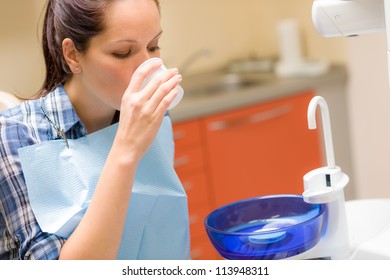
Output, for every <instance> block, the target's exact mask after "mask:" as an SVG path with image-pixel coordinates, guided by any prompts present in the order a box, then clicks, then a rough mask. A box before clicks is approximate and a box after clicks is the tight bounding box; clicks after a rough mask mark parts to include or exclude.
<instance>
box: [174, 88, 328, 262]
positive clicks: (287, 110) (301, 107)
mask: <svg viewBox="0 0 390 280" xmlns="http://www.w3.org/2000/svg"><path fill="white" fill-rule="evenodd" d="M313 96H314V94H313V93H312V92H306V93H300V94H296V95H293V96H292V97H286V98H283V99H280V100H276V101H272V102H266V103H262V104H257V105H253V106H250V107H246V108H242V109H238V110H233V111H228V112H225V113H221V114H217V115H213V116H207V117H204V118H199V119H196V120H191V121H188V122H183V123H175V124H174V126H173V131H174V138H175V169H176V171H177V173H178V176H179V178H180V180H181V182H182V184H183V186H184V188H185V189H186V192H187V195H188V207H189V215H190V217H189V218H190V231H191V258H192V259H220V258H221V257H219V255H218V254H217V253H216V251H215V249H214V248H213V247H212V245H211V243H210V241H209V239H208V237H207V234H206V231H205V229H204V225H203V222H204V219H205V217H206V216H207V215H208V214H209V213H210V212H211V211H213V210H214V209H216V208H217V207H220V206H222V205H225V204H227V203H231V202H234V201H237V200H241V199H245V198H250V197H255V196H261V195H269V194H301V193H302V192H303V178H302V177H303V175H304V174H305V173H306V172H308V171H310V170H312V169H314V168H318V167H320V166H322V165H323V164H322V153H321V142H320V137H319V133H318V130H314V131H312V130H309V129H308V128H307V117H306V114H307V106H308V104H309V102H310V100H311V98H312V97H313Z"/></svg>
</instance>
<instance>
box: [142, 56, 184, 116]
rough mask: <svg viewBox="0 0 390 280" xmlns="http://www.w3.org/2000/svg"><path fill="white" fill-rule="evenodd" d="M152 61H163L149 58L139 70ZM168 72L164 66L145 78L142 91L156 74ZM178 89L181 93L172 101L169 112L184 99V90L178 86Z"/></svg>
mask: <svg viewBox="0 0 390 280" xmlns="http://www.w3.org/2000/svg"><path fill="white" fill-rule="evenodd" d="M152 61H161V58H158V57H153V58H149V59H148V60H146V61H144V62H143V63H142V64H141V65H140V66H139V67H138V68H141V67H143V66H144V65H146V64H148V63H150V62H152ZM166 70H167V68H166V67H165V65H164V64H162V65H161V67H160V68H157V70H156V71H154V72H152V73H151V74H150V75H149V76H148V77H146V78H145V80H144V82H143V83H142V86H141V89H143V88H144V87H145V86H146V85H147V84H148V83H149V82H150V80H151V79H152V78H153V77H154V76H155V75H156V74H158V73H160V72H161V71H166ZM178 87H179V93H178V94H177V96H176V97H175V99H173V100H172V102H171V104H170V105H169V106H168V110H171V109H172V108H173V107H175V106H176V105H177V104H179V102H180V100H181V99H182V98H183V95H184V90H183V88H182V87H181V86H180V85H178Z"/></svg>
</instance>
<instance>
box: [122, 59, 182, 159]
mask: <svg viewBox="0 0 390 280" xmlns="http://www.w3.org/2000/svg"><path fill="white" fill-rule="evenodd" d="M161 64H162V61H161V60H155V61H153V62H151V63H147V64H145V65H143V66H142V67H141V68H138V69H137V70H136V71H135V72H134V74H133V77H132V79H131V81H130V83H129V86H128V88H127V89H126V91H125V93H124V95H123V97H122V104H121V114H120V120H119V127H118V132H117V137H116V142H117V143H118V144H120V145H123V146H125V150H126V152H127V153H128V154H127V155H128V156H132V157H134V158H135V159H140V158H141V157H142V156H143V154H144V153H145V152H146V150H147V149H148V147H149V146H150V144H151V143H152V141H153V139H154V138H155V136H156V134H157V131H158V129H159V127H160V125H161V122H162V120H163V117H164V115H165V112H166V111H167V109H168V107H169V105H170V104H171V102H172V101H173V99H174V98H175V97H176V95H177V94H178V85H179V83H180V82H181V80H182V77H181V75H180V74H179V73H178V70H177V69H175V68H174V69H168V70H167V71H161V72H160V73H158V74H157V75H156V76H155V77H153V78H152V79H151V80H150V82H149V83H148V84H147V85H146V86H145V87H144V88H143V89H141V85H142V83H143V82H144V80H145V79H146V78H147V77H148V76H149V75H150V74H151V73H152V72H154V71H155V70H156V69H157V68H159V67H160V66H161ZM122 148H123V147H122Z"/></svg>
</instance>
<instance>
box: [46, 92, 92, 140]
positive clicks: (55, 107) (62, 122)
mask: <svg viewBox="0 0 390 280" xmlns="http://www.w3.org/2000/svg"><path fill="white" fill-rule="evenodd" d="M40 106H41V109H42V113H43V114H44V115H45V117H46V119H47V120H48V121H49V122H50V123H51V128H52V135H57V138H60V137H61V136H60V135H59V130H63V131H64V132H65V134H66V136H67V137H68V138H74V137H73V135H74V134H75V133H74V132H72V130H75V129H77V130H78V132H77V133H76V134H80V133H81V134H82V135H86V128H85V126H84V125H83V123H82V122H81V120H80V118H79V116H78V115H77V113H76V111H75V110H74V108H73V105H72V102H71V101H70V99H69V96H68V94H67V93H66V91H65V89H64V87H63V86H62V85H60V86H58V87H57V88H56V89H54V90H53V91H52V92H50V93H49V94H48V95H46V96H44V97H42V98H41V100H40Z"/></svg>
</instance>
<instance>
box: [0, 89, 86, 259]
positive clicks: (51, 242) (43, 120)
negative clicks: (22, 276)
mask: <svg viewBox="0 0 390 280" xmlns="http://www.w3.org/2000/svg"><path fill="white" fill-rule="evenodd" d="M49 119H50V120H49ZM53 123H54V125H53ZM55 126H56V127H57V128H58V127H59V128H61V129H63V130H64V131H65V133H66V137H67V138H68V139H76V138H79V137H82V136H85V135H86V128H85V126H84V125H83V124H82V123H81V121H80V119H79V117H78V116H77V114H76V112H75V110H74V108H73V107H72V104H71V102H70V100H69V98H68V96H67V94H66V92H65V90H64V88H63V87H62V86H59V87H58V88H57V89H55V90H54V91H53V92H51V93H50V94H48V95H47V96H46V97H44V98H42V99H41V100H31V101H26V102H23V103H22V104H21V105H20V106H17V107H15V108H11V109H9V110H7V111H4V112H2V113H1V115H0V138H1V139H0V156H1V158H0V259H9V260H15V259H16V260H17V259H57V258H58V256H59V253H60V250H61V247H62V245H63V243H64V241H65V240H64V239H62V238H60V237H58V236H56V235H53V234H48V233H45V232H42V231H41V229H40V227H39V225H38V223H37V221H36V219H35V217H34V214H33V212H32V209H31V206H30V203H29V200H28V194H27V188H26V183H25V180H24V177H23V171H22V168H21V165H20V161H19V156H18V149H19V148H21V147H24V146H28V145H33V144H36V143H40V142H43V141H50V140H53V139H58V138H60V135H59V133H58V130H57V129H56V128H55ZM48 172H50V171H49V170H48Z"/></svg>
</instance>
